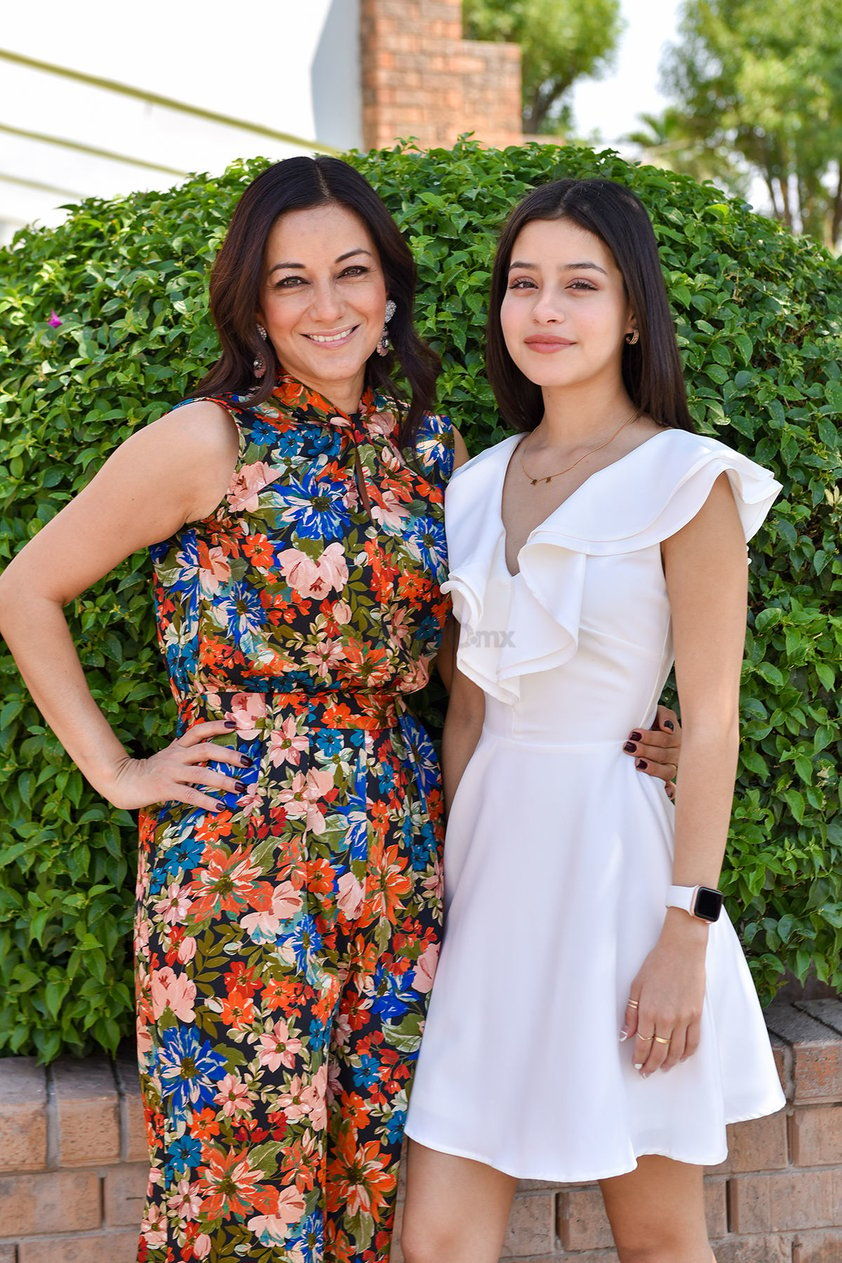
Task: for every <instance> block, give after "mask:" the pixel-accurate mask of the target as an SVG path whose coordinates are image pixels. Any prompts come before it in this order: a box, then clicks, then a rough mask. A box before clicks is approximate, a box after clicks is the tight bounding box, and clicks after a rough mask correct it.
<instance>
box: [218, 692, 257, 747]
mask: <svg viewBox="0 0 842 1263" xmlns="http://www.w3.org/2000/svg"><path fill="white" fill-rule="evenodd" d="M225 717H226V719H233V720H234V722H235V723H236V725H237V736H238V737H242V739H243V740H244V741H253V740H254V738H255V737H257V736H258V735H259V728H258V721H259V720H263V719H265V718H266V697H265V694H263V693H235V694H234V696H233V697H232V699H231V709H230V710H229V711H228V712H227V714H226V716H225Z"/></svg>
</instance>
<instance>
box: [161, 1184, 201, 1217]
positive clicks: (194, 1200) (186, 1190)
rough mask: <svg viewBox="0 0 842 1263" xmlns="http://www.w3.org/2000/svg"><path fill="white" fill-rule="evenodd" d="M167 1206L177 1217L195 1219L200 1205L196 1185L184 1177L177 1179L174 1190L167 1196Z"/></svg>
mask: <svg viewBox="0 0 842 1263" xmlns="http://www.w3.org/2000/svg"><path fill="white" fill-rule="evenodd" d="M167 1206H168V1207H169V1209H170V1210H171V1211H173V1213H174V1214H176V1215H177V1216H178V1218H179V1219H195V1218H196V1217H197V1216H198V1214H199V1211H200V1210H201V1207H202V1200H201V1198H200V1197H199V1195H198V1193H197V1191H196V1185H195V1184H191V1183H190V1181H189V1180H188V1179H187V1177H186V1176H185V1178H184V1179H183V1180H179V1182H178V1184H177V1186H176V1190H175V1192H174V1193H171V1194H170V1196H169V1197H168V1198H167Z"/></svg>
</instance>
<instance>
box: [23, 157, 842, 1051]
mask: <svg viewBox="0 0 842 1263" xmlns="http://www.w3.org/2000/svg"><path fill="white" fill-rule="evenodd" d="M351 158H352V161H354V162H355V164H357V165H358V166H359V167H360V169H361V170H362V171H363V173H364V174H365V175H367V176H368V177H369V179H371V180H372V182H373V183H374V184H375V185H376V186H377V187H378V188H379V189H380V191H381V193H382V194H383V196H384V198H385V200H386V202H387V204H388V206H389V207H390V209H391V210H392V212H393V214H394V215H395V216H396V218H397V220H398V222H399V223H400V224H401V226H402V227H403V229H404V231H405V233H406V235H407V237H408V240H409V241H410V244H411V245H412V248H413V250H414V252H415V255H416V258H417V260H418V264H419V273H420V294H419V304H418V321H419V326H420V328H421V331H422V333H423V334H424V335H425V336H426V337H427V338H429V339H430V340H431V341H432V342H433V343H434V345H435V346H436V348H437V349H438V350H439V351H440V352H441V354H442V357H443V362H444V369H443V373H442V378H441V383H440V401H441V405H442V406H443V407H444V408H446V409H447V410H449V411H450V412H451V413H452V415H453V416H454V418H455V419H456V421H457V423H458V424H459V426H460V428H461V429H462V431H463V433H464V434H465V435H466V437H467V440H468V444H469V447H470V448H471V449H472V450H473V451H478V450H480V449H481V448H482V447H484V446H486V445H488V444H490V443H492V442H494V441H496V440H497V439H499V438H502V437H503V435H504V430H503V428H502V425H501V423H500V419H499V417H498V415H497V412H496V409H495V406H494V401H493V398H492V395H491V392H490V389H489V387H488V384H487V382H486V381H485V378H484V375H483V334H484V323H485V307H486V294H487V289H488V280H489V271H490V265H491V257H492V252H493V248H494V241H495V238H496V235H497V232H498V230H499V227H500V225H501V222H502V220H503V219H504V217H505V215H506V213H507V211H508V210H509V209H510V207H511V206H512V205H513V203H514V202H515V201H516V200H517V199H519V198H520V197H521V196H522V195H523V194H524V193H525V192H526V191H527V190H528V189H529V188H531V187H533V186H534V185H536V184H539V183H542V182H544V181H546V180H550V179H554V178H557V177H559V176H562V175H573V176H585V175H595V174H598V175H604V176H607V177H608V178H611V179H617V180H621V181H624V182H626V183H628V184H629V185H630V186H631V187H633V188H634V189H635V190H636V192H638V193H639V194H640V196H641V197H642V198H643V200H644V201H645V203H646V204H647V205H648V206H649V208H650V210H651V212H652V216H653V219H654V222H655V227H656V232H657V236H658V239H659V243H660V247H661V253H662V261H663V266H664V271H665V275H666V279H667V283H668V287H669V291H670V296H671V301H672V305H673V310H674V312H675V316H676V320H677V324H678V332H679V339H680V343H681V347H682V351H683V355H684V360H685V365H686V369H687V374H688V383H689V392H690V399H691V407H692V411H693V414H694V416H695V418H696V421H697V423H698V425H699V426H700V428H702V429H703V430H705V431H707V432H709V433H714V434H716V435H717V436H719V437H721V438H723V439H724V440H725V441H726V442H729V443H731V444H732V445H734V446H735V447H737V448H739V449H741V450H742V451H744V452H746V454H747V455H750V456H752V457H755V458H756V459H757V460H759V461H762V462H763V463H764V464H767V465H769V466H771V468H772V469H773V470H774V471H775V474H776V476H777V477H778V479H779V480H780V481H781V482H782V483H783V486H784V492H783V496H782V499H781V500H780V501H779V503H778V505H777V506H776V508H775V510H774V512H773V514H772V516H771V518H770V520H769V522H768V523H767V524H766V526H765V527H764V528H763V530H762V531H761V533H760V534H759V536H758V537H757V538H756V540H754V541H753V542H752V566H751V611H752V612H751V620H750V628H749V636H748V645H747V659H746V664H745V670H744V687H743V732H744V747H743V753H742V761H741V766H740V772H739V779H738V784H737V793H736V799H735V812H734V824H733V830H732V838H731V847H730V858H729V867H728V868H727V870H726V873H725V876H724V883H723V884H724V888H725V889H726V890H727V892H728V895H729V903H730V908H731V912H732V914H733V915H734V916H735V917H736V918H737V919H738V920H739V921H740V923H741V928H742V933H743V939H744V942H746V944H747V947H748V950H749V953H750V957H751V965H752V969H753V971H754V974H755V978H756V981H757V983H758V986H759V989H760V992H761V995H762V996H763V998H764V999H768V998H769V997H770V996H771V995H772V994H773V993H774V990H775V988H776V986H777V985H778V983H779V982H780V979H781V975H782V974H783V971H784V970H785V969H791V970H793V971H794V972H795V973H796V974H798V975H799V976H801V977H804V975H805V974H806V972H807V970H808V968H809V967H810V966H811V964H812V965H813V966H814V967H815V969H816V971H817V973H818V975H819V977H820V978H822V979H824V980H827V981H831V982H833V983H835V985H836V986H837V987H840V986H842V964H840V959H841V958H842V823H840V822H841V821H842V813H840V801H839V774H838V761H837V757H836V756H837V753H838V749H839V741H840V724H839V711H838V671H839V662H840V656H842V655H840V622H839V614H838V611H839V592H840V588H842V562H840V558H839V553H838V539H839V528H840V517H841V516H842V513H841V512H840V511H841V510H842V500H841V499H840V491H839V486H838V481H839V472H840V458H839V441H840V412H842V382H840V368H839V358H840V357H839V333H840V320H842V311H841V310H840V308H841V307H842V300H841V299H840V288H839V283H838V280H839V274H838V267H836V265H835V263H834V261H833V260H832V259H831V258H830V257H829V256H828V255H827V254H826V253H825V252H824V251H823V250H822V249H821V248H820V247H818V246H816V245H814V244H813V243H812V242H810V241H807V240H805V239H800V240H796V239H794V238H793V237H791V236H790V235H789V234H788V233H786V232H785V231H783V230H782V229H781V228H780V227H779V226H778V225H776V224H774V223H772V222H771V221H769V220H766V219H763V218H761V217H759V216H757V215H753V214H751V213H750V212H749V211H748V210H747V208H746V207H745V206H744V205H743V204H741V203H739V202H731V201H727V200H725V199H723V197H722V196H721V195H720V194H719V193H718V192H717V191H716V190H715V189H713V188H712V187H710V186H700V185H698V184H695V183H694V182H693V181H691V180H690V179H688V178H686V177H681V176H676V175H673V174H671V173H669V172H665V171H661V170H658V169H656V168H653V167H637V166H633V165H629V164H627V163H625V162H623V161H622V160H621V159H620V158H618V157H617V156H616V155H613V154H611V153H603V154H594V153H593V152H591V151H590V150H588V149H580V148H575V147H572V146H570V147H565V148H561V149H558V148H555V147H551V146H540V145H527V146H523V147H518V148H512V149H508V150H505V151H502V152H501V151H495V150H483V149H481V148H479V147H478V146H476V145H474V144H470V143H462V144H459V145H457V146H456V147H455V149H454V150H452V151H451V150H434V151H432V152H430V153H419V152H416V151H414V150H412V149H403V148H398V149H396V150H394V151H383V152H374V153H371V154H365V155H351ZM263 165H265V164H264V163H262V162H259V161H254V162H250V163H243V164H236V165H234V166H233V167H231V168H230V170H229V171H227V172H226V173H225V175H224V176H222V177H220V178H218V179H216V178H213V179H212V178H208V177H197V178H195V179H192V180H190V181H188V182H187V183H185V184H184V185H182V186H181V187H179V188H176V189H173V190H171V191H170V192H167V193H146V194H140V195H136V196H133V197H129V198H124V199H119V200H116V201H110V202H101V201H95V200H90V201H87V202H85V203H83V204H82V205H81V206H80V207H78V208H77V209H76V210H75V211H74V212H73V213H72V215H71V216H70V218H69V219H68V221H67V222H66V223H65V224H63V225H62V226H61V227H59V228H55V229H42V230H39V231H27V232H24V233H22V234H20V235H19V236H18V238H17V239H16V241H15V243H14V245H13V247H12V248H10V249H7V250H0V356H2V359H3V361H4V372H3V382H2V386H0V420H2V431H0V434H2V440H0V564H2V562H3V561H4V560H7V559H8V558H9V557H10V556H11V555H12V554H13V553H14V552H15V551H16V550H17V548H18V547H20V545H22V544H23V543H24V542H25V541H26V539H28V538H29V537H30V536H31V535H33V534H34V533H35V532H36V531H37V530H38V529H39V528H40V527H41V525H42V524H43V523H44V522H46V521H47V520H48V519H49V518H50V517H51V516H52V515H53V514H54V513H55V512H56V510H57V509H58V508H60V507H61V505H63V504H64V503H66V502H67V500H68V499H69V498H70V497H71V496H72V495H73V494H74V492H76V491H78V490H79V489H80V488H81V487H82V486H83V485H84V484H85V483H86V482H87V481H88V480H89V479H90V477H91V476H92V474H93V472H94V470H95V469H96V468H97V467H98V465H99V464H100V463H101V462H102V461H103V459H104V458H105V457H106V456H107V454H108V453H109V451H111V450H112V449H113V448H114V447H115V446H116V444H117V443H118V442H119V441H120V440H121V439H122V438H124V437H125V436H126V435H127V434H128V433H130V432H131V431H132V430H134V429H135V428H136V427H138V426H141V425H145V424H146V423H147V422H149V421H151V420H152V419H154V418H155V417H157V416H159V415H160V414H161V413H163V412H164V411H166V410H167V408H168V407H169V406H171V405H172V404H173V403H175V402H176V401H177V400H179V399H180V398H182V397H183V396H184V395H186V394H188V393H189V391H190V389H191V385H192V383H193V382H195V380H196V379H197V378H198V377H199V376H200V375H201V373H202V371H203V370H204V368H205V367H206V365H207V364H208V363H209V362H210V361H211V360H212V358H213V357H214V355H215V350H214V347H215V338H214V334H213V331H212V327H211V325H210V322H209V319H208V316H207V297H206V282H207V273H208V268H209V265H210V263H211V260H212V258H213V256H214V254H215V252H216V250H217V248H218V246H219V243H220V241H221V239H222V235H223V233H224V228H225V224H226V222H227V220H228V218H229V216H230V214H231V211H232V208H233V205H234V202H235V201H236V199H237V197H238V196H239V195H240V193H241V192H242V190H243V188H244V187H245V185H246V183H247V182H248V181H249V180H250V179H251V178H253V177H254V176H255V175H257V173H258V171H259V170H261V169H262V167H263ZM52 313H55V316H54V317H53V315H52ZM56 321H60V323H59V324H57V323H56ZM69 614H70V617H71V621H72V626H73V631H74V633H75V635H76V638H77V642H78V644H79V645H80V649H81V654H82V658H83V661H84V665H85V667H86V670H87V672H88V677H89V680H90V682H91V685H92V688H93V691H94V694H95V696H96V697H97V698H98V700H99V701H100V702H101V704H102V706H103V707H104V709H105V711H106V714H107V715H108V717H109V719H110V720H111V722H112V723H113V724H114V725H115V727H116V728H117V731H118V732H119V734H120V736H121V738H122V739H123V740H124V741H125V742H126V743H127V744H129V746H130V747H131V748H134V749H135V750H136V751H137V752H138V753H140V752H142V751H144V750H149V749H152V748H154V747H156V746H158V745H161V744H164V743H165V742H166V741H167V740H169V738H170V735H171V731H172V725H173V721H174V711H173V707H172V701H171V698H170V695H169V690H168V688H167V684H166V680H165V676H164V671H163V666H162V662H161V659H160V657H159V655H158V652H157V650H156V648H155V642H154V628H153V622H152V605H151V594H150V567H149V562H148V559H147V557H146V555H145V554H137V555H135V556H133V557H132V558H130V559H129V560H128V561H127V562H126V563H125V564H124V565H123V566H121V567H120V569H119V570H118V571H117V572H116V573H115V574H113V575H111V576H110V577H109V578H108V579H106V580H104V581H103V582H102V583H100V584H98V585H96V587H95V588H94V589H92V590H91V591H90V592H88V593H86V594H85V595H83V596H82V597H81V598H79V600H77V601H75V602H74V603H73V605H72V607H71V608H70V610H69ZM0 777H2V785H0V1052H7V1053H35V1054H37V1055H38V1056H39V1057H41V1058H42V1059H44V1060H50V1059H52V1058H53V1057H55V1056H56V1055H57V1054H58V1053H59V1052H61V1051H70V1052H82V1051H85V1050H86V1049H90V1048H91V1047H100V1048H105V1049H109V1050H113V1049H114V1047H115V1046H116V1044H117V1042H118V1040H119V1039H120V1037H121V1036H123V1035H125V1034H127V1033H128V1032H129V1030H130V1029H131V1024H132V1015H131V1013H132V1001H131V995H132V986H131V942H130V926H131V914H132V885H133V866H134V854H135V835H134V822H133V820H132V818H131V817H130V816H129V815H128V813H125V812H121V811H117V810H114V809H112V808H110V807H108V806H107V805H106V804H105V803H103V802H102V800H101V799H99V798H98V797H97V795H96V794H94V793H93V792H92V791H91V790H90V789H89V788H88V787H87V786H86V785H85V783H84V781H83V779H82V777H81V776H80V774H79V772H78V771H76V770H75V768H74V767H73V766H72V764H71V763H70V762H69V761H68V759H67V758H66V757H65V756H64V754H63V753H62V751H61V750H60V748H59V747H58V745H57V743H56V741H55V740H54V738H53V737H52V736H51V735H50V734H49V733H48V732H47V731H46V730H45V728H44V725H43V723H42V721H41V719H40V717H39V715H38V713H37V711H36V710H35V708H34V706H33V704H32V702H31V700H30V699H29V697H28V695H27V693H26V691H25V689H24V688H23V686H22V684H21V682H20V680H19V677H18V675H17V672H16V670H15V668H14V664H13V663H12V661H11V659H10V658H9V656H8V655H7V654H5V653H3V652H0Z"/></svg>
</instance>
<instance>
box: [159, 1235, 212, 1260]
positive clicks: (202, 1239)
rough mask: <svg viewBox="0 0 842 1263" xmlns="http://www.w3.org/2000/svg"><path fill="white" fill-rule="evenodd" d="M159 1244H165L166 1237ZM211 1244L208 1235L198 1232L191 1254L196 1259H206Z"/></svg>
mask: <svg viewBox="0 0 842 1263" xmlns="http://www.w3.org/2000/svg"><path fill="white" fill-rule="evenodd" d="M161 1244H162V1245H166V1244H167V1242H166V1237H165V1238H164V1240H163V1241H162V1242H161ZM212 1244H213V1242H212V1241H211V1239H210V1237H209V1236H208V1234H207V1233H206V1232H200V1233H199V1235H198V1237H197V1238H196V1240H195V1241H194V1242H193V1253H194V1254H195V1256H196V1258H197V1259H206V1258H207V1257H208V1255H209V1254H210V1252H211V1246H212Z"/></svg>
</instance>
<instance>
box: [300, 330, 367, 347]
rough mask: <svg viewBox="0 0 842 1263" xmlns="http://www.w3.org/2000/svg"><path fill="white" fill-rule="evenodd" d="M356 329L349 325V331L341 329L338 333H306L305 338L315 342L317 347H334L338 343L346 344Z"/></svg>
mask: <svg viewBox="0 0 842 1263" xmlns="http://www.w3.org/2000/svg"><path fill="white" fill-rule="evenodd" d="M356 328H357V326H356V325H349V327H348V328H347V329H340V330H338V332H337V333H305V334H304V336H305V338H307V339H308V340H309V341H310V342H315V343H316V345H317V346H333V345H335V344H336V343H337V342H344V341H345V339H346V338H349V337H350V336H351V334H352V333H354V332H355V330H356Z"/></svg>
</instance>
